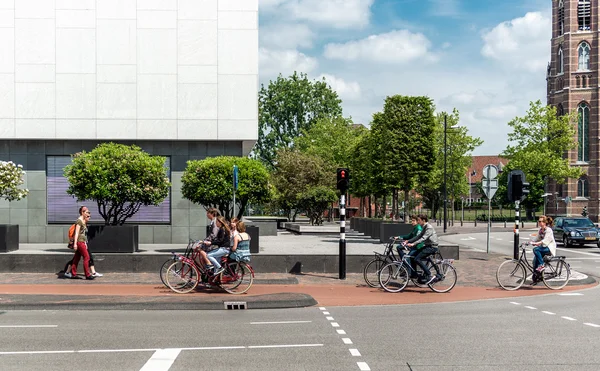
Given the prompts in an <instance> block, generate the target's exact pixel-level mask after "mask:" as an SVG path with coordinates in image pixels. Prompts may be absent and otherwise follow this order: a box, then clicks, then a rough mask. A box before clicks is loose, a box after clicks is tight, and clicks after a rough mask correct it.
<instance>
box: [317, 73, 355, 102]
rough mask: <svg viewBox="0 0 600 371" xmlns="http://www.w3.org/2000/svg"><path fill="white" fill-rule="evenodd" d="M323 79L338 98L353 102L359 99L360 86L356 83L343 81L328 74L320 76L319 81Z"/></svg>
mask: <svg viewBox="0 0 600 371" xmlns="http://www.w3.org/2000/svg"><path fill="white" fill-rule="evenodd" d="M323 78H324V79H325V81H327V83H328V84H329V85H330V86H331V88H332V89H333V90H335V91H336V92H337V93H338V95H339V96H340V98H342V99H348V100H355V99H358V98H359V97H360V85H359V84H358V82H356V81H345V80H344V79H342V78H340V77H336V76H333V75H329V74H322V75H321V76H319V80H321V79H323Z"/></svg>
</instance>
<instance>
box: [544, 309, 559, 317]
mask: <svg viewBox="0 0 600 371" xmlns="http://www.w3.org/2000/svg"><path fill="white" fill-rule="evenodd" d="M542 313H546V314H549V315H551V316H553V315H555V314H556V313H552V312H548V311H547V310H544V311H542Z"/></svg>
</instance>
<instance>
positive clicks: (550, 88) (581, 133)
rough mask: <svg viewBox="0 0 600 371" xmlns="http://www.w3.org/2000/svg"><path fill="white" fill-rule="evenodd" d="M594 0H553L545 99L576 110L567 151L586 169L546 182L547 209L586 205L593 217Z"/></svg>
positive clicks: (596, 181)
mask: <svg viewBox="0 0 600 371" xmlns="http://www.w3.org/2000/svg"><path fill="white" fill-rule="evenodd" d="M598 16H599V13H598V0H552V39H551V58H550V63H549V64H548V71H547V76H546V80H547V100H548V104H550V105H553V106H555V107H556V109H557V112H558V114H564V113H567V112H572V111H577V113H578V120H577V121H576V123H575V126H576V127H575V129H576V139H577V146H576V147H575V149H573V150H571V151H569V152H568V153H567V157H568V158H569V161H570V164H571V165H572V166H580V167H581V168H582V170H583V171H584V172H585V174H584V175H583V176H582V177H581V178H580V179H569V181H568V183H565V184H563V185H557V184H555V183H554V182H549V184H548V188H547V193H546V194H547V198H546V210H547V214H549V215H557V214H559V215H580V214H581V211H582V209H583V208H584V207H587V210H588V213H589V217H590V218H591V219H592V220H594V221H598V214H599V212H600V204H599V202H600V194H599V191H600V172H599V168H600V153H599V152H600V131H599V120H600V117H599V112H600V111H599V108H600V101H599V97H598V89H599V88H600V81H599V80H598V70H599V64H598V61H599V57H600V44H599V43H598V39H599V37H598V31H600V28H599V23H598V21H599V19H598Z"/></svg>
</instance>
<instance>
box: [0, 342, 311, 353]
mask: <svg viewBox="0 0 600 371" xmlns="http://www.w3.org/2000/svg"><path fill="white" fill-rule="evenodd" d="M322 346H323V344H281V345H249V346H243V345H241V346H223V347H193V348H178V349H179V350H232V349H262V348H304V347H322ZM158 350H160V349H157V348H149V349H82V350H37V351H15V352H0V356H3V355H20V354H23V355H30V354H69V353H123V352H156V351H158Z"/></svg>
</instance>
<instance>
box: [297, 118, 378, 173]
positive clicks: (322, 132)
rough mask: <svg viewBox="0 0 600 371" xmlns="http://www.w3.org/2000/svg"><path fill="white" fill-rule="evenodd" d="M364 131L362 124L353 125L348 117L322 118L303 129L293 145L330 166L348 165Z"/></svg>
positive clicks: (365, 130)
mask: <svg viewBox="0 0 600 371" xmlns="http://www.w3.org/2000/svg"><path fill="white" fill-rule="evenodd" d="M366 132H367V129H366V128H365V127H364V126H362V125H354V124H353V123H352V120H350V119H346V118H343V117H333V118H323V119H319V120H317V122H316V123H315V124H314V125H313V126H312V127H310V128H309V129H305V130H303V131H302V135H301V136H299V137H298V138H296V143H295V145H296V147H297V148H298V149H299V150H300V151H302V152H304V153H306V154H308V155H312V156H317V157H320V158H321V159H322V160H323V161H325V163H326V164H328V165H329V166H331V167H332V168H337V167H343V166H349V164H350V160H351V159H352V158H353V157H354V153H353V152H352V149H353V148H354V146H355V144H356V143H357V142H358V141H359V140H360V139H361V136H362V135H364V134H365V133H366Z"/></svg>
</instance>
